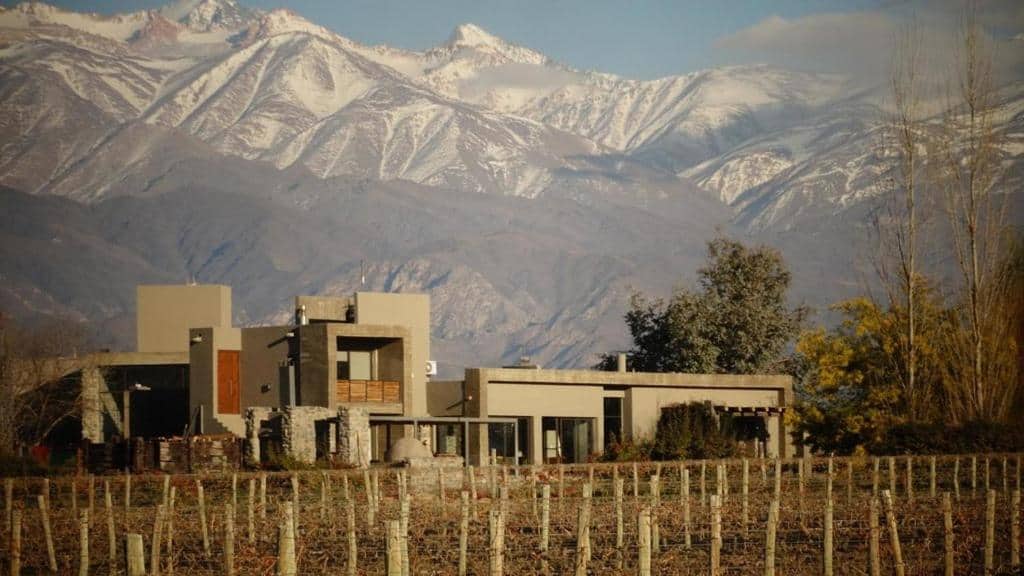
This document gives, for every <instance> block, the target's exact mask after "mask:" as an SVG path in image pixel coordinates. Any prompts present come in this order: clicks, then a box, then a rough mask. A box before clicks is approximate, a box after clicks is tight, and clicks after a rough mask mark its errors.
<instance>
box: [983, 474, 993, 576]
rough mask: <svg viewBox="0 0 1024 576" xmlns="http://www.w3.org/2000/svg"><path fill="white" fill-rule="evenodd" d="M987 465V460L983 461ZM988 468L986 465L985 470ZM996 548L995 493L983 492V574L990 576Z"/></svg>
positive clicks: (991, 491) (990, 491)
mask: <svg viewBox="0 0 1024 576" xmlns="http://www.w3.org/2000/svg"><path fill="white" fill-rule="evenodd" d="M985 463H986V464H987V463H988V460H987V459H986V460H985ZM987 467H988V466H987V465H986V468H987ZM995 547H996V491H995V490H991V489H989V490H987V491H986V492H985V574H986V575H988V574H992V573H993V571H994V569H995Z"/></svg>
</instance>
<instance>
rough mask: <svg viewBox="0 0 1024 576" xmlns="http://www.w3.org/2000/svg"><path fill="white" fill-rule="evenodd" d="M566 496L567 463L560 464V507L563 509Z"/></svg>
mask: <svg viewBox="0 0 1024 576" xmlns="http://www.w3.org/2000/svg"><path fill="white" fill-rule="evenodd" d="M563 498H565V464H559V465H558V509H559V510H561V509H562V499H563Z"/></svg>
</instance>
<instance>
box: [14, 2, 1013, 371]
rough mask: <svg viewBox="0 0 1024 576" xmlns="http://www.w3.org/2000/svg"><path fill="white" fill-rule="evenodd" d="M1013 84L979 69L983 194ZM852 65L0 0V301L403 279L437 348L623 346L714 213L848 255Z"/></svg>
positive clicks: (800, 253)
mask: <svg viewBox="0 0 1024 576" xmlns="http://www.w3.org/2000/svg"><path fill="white" fill-rule="evenodd" d="M1021 87H1022V86H1021V85H1020V84H1019V83H1017V84H1010V85H1009V86H1008V87H1007V88H1006V90H1005V91H1004V93H1003V94H1002V95H1001V98H1002V101H1003V102H1004V108H1003V113H1002V114H1001V115H1000V118H999V126H1000V129H1001V130H1002V131H1003V132H1004V133H1005V135H1006V137H1007V139H1006V142H1007V143H1006V145H1005V147H1004V150H1003V154H1004V156H1003V165H1004V167H1005V168H1006V172H1005V175H1004V177H1003V180H1002V182H1003V183H1004V184H1005V186H1006V188H1007V189H1008V190H1016V189H1019V184H1020V175H1021V171H1020V167H1021V165H1022V164H1021V156H1022V151H1024V147H1022V146H1024V125H1022V121H1021V117H1022V114H1021V109H1022V106H1024V104H1022V103H1024V98H1022V95H1024V90H1021ZM874 88H875V87H857V86H851V85H850V83H849V80H848V79H846V78H844V77H841V76H838V75H821V74H807V73H798V72H793V71H789V70H784V69H779V68H773V67H767V66H740V67H729V68H720V69H712V70H706V71H701V72H695V73H692V74H687V75H682V76H674V77H667V78H662V79H657V80H645V81H641V80H633V79H628V78H621V77H617V76H614V75H609V74H602V73H599V72H593V71H579V70H575V69H572V68H570V67H567V66H564V65H562V64H560V63H558V62H555V61H553V60H552V59H550V58H548V57H547V56H545V55H544V54H541V53H539V52H537V51H534V50H531V49H530V48H527V47H523V46H518V45H516V44H514V43H512V42H508V41H506V40H504V39H501V38H498V37H496V36H494V35H491V34H489V33H488V32H487V31H485V30H483V29H481V28H479V27H477V26H474V25H471V24H465V25H462V26H459V27H457V28H456V29H455V30H454V31H453V32H452V34H451V36H450V37H449V38H448V39H447V40H445V41H443V42H441V43H440V44H438V45H437V46H436V47H434V48H431V49H428V50H424V51H421V52H417V51H409V50H401V49H396V48H391V47H388V46H365V45H362V44H359V43H357V42H354V41H352V40H350V39H348V38H345V37H342V36H340V35H338V34H336V33H334V32H332V31H330V30H328V29H326V28H323V27H321V26H318V25H316V24H315V23H313V22H309V21H307V20H305V19H304V18H302V17H301V16H299V15H297V14H295V13H292V12H289V11H286V10H272V11H269V12H264V11H260V10H255V9H250V8H247V7H245V6H242V5H239V4H237V3H236V2H235V1H234V0H179V1H178V2H176V3H173V4H170V5H168V6H165V7H163V8H161V9H158V10H149V11H139V12H135V13H129V14H121V15H115V16H98V15H92V14H80V13H75V12H69V11H64V10H60V9H57V8H54V7H51V6H48V5H45V4H40V3H28V4H20V5H17V6H15V7H12V8H0V110H2V112H0V186H4V187H5V188H4V189H3V191H2V193H0V202H2V204H3V206H2V208H3V210H2V211H0V224H2V227H0V234H2V235H3V240H4V241H3V247H2V248H0V274H2V279H0V306H2V307H3V308H4V309H7V310H10V311H12V313H14V314H16V315H19V316H30V315H37V314H61V315H71V316H73V317H77V318H80V319H83V320H90V321H93V322H96V323H98V324H101V325H103V326H106V327H107V328H108V329H107V330H104V333H105V334H108V335H109V339H110V341H111V342H114V343H118V342H120V343H123V342H126V341H127V342H130V336H131V330H132V326H131V323H130V322H129V321H128V320H127V319H128V318H129V316H128V315H129V314H130V313H131V311H132V307H133V302H132V301H131V300H132V296H133V294H134V292H133V290H132V287H133V286H134V284H136V283H138V282H179V281H184V280H186V279H189V278H196V279H198V280H200V281H202V282H220V283H227V284H231V285H232V286H233V287H234V290H235V302H236V307H237V311H236V312H237V320H238V321H239V322H242V323H261V322H273V321H286V319H287V317H288V309H289V307H290V305H289V303H288V299H289V298H290V297H291V296H292V295H295V294H300V293H339V294H341V293H347V292H350V291H352V290H354V289H357V288H359V287H360V286H361V287H362V288H365V289H376V290H398V291H428V292H430V293H431V295H432V302H433V314H434V321H435V326H434V336H435V339H436V344H435V350H436V354H437V356H438V359H439V360H441V361H442V363H443V365H444V366H447V367H448V369H449V370H451V371H454V370H455V369H456V368H457V367H458V366H461V365H466V364H491V365H493V364H498V363H500V362H507V361H510V360H514V359H515V358H517V357H518V356H520V355H522V354H528V355H532V356H533V357H534V358H535V359H536V360H538V361H540V362H541V363H544V364H552V365H560V366H572V365H583V364H588V363H590V362H591V361H592V360H593V359H594V355H595V354H596V353H598V352H600V351H603V350H607V349H611V348H616V347H621V346H623V345H625V333H624V329H623V327H622V322H621V314H622V312H623V310H624V307H625V305H626V301H627V297H628V294H629V292H630V290H632V289H634V288H638V289H642V290H645V291H648V292H654V293H660V294H664V293H666V292H667V291H668V290H669V289H670V287H671V286H672V285H673V284H675V283H677V282H679V281H681V280H684V279H685V278H686V277H687V276H688V275H689V274H692V271H693V270H694V269H695V268H696V267H697V266H698V265H699V262H700V261H701V260H702V258H703V243H704V241H706V240H707V239H708V238H710V237H711V236H712V235H713V234H715V233H716V231H717V232H719V233H728V234H733V235H739V236H745V237H746V238H747V239H748V240H750V241H766V242H769V243H772V244H774V245H776V246H779V247H780V248H782V249H783V250H784V253H785V255H786V256H787V259H788V260H789V263H790V266H791V267H792V269H793V270H794V276H795V289H794V295H793V297H794V299H795V300H798V301H806V302H808V303H810V304H812V305H816V306H818V307H819V308H821V307H824V306H825V305H827V304H828V303H830V302H832V301H834V300H835V299H837V298H840V297H843V296H845V295H849V294H852V293H856V292H858V291H860V290H861V289H862V288H863V285H864V282H865V280H864V278H865V276H866V275H867V274H869V273H870V272H869V271H868V270H867V269H868V268H870V266H865V262H864V260H863V257H864V256H863V253H864V250H865V246H866V245H867V243H866V241H865V239H866V237H867V235H868V228H869V224H868V221H869V220H870V218H871V215H872V214H873V213H874V212H876V211H877V210H878V206H879V202H880V200H879V198H880V185H881V183H883V182H884V181H885V178H886V177H887V171H888V170H889V169H890V164H889V162H888V159H887V158H886V155H885V151H884V149H883V148H881V147H880V146H879V144H878V143H879V141H880V139H879V137H878V119H879V118H880V115H881V114H880V111H879V109H878V108H877V106H876V105H875V102H876V100H875V99H874V98H873V94H874V91H873V90H874ZM1018 196H1019V195H1018ZM1014 218H1015V220H1016V221H1017V222H1018V223H1019V222H1020V220H1021V218H1020V212H1019V211H1017V212H1015V213H1014ZM360 262H363V265H364V269H365V271H366V283H365V284H364V285H361V284H360V278H359V270H360Z"/></svg>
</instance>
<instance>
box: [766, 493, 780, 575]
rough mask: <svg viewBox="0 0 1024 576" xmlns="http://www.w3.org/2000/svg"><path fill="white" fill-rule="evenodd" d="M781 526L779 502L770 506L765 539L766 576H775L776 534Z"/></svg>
mask: <svg viewBox="0 0 1024 576" xmlns="http://www.w3.org/2000/svg"><path fill="white" fill-rule="evenodd" d="M778 526H779V501H778V500H772V501H771V503H769V504H768V524H767V525H766V526H765V539H764V576H775V533H776V530H777V529H778Z"/></svg>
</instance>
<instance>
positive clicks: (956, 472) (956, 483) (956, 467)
mask: <svg viewBox="0 0 1024 576" xmlns="http://www.w3.org/2000/svg"><path fill="white" fill-rule="evenodd" d="M953 496H954V497H955V498H956V501H957V502H959V501H960V457H959V456H957V458H956V460H954V461H953Z"/></svg>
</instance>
